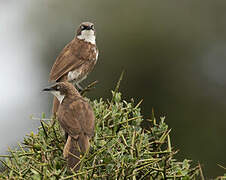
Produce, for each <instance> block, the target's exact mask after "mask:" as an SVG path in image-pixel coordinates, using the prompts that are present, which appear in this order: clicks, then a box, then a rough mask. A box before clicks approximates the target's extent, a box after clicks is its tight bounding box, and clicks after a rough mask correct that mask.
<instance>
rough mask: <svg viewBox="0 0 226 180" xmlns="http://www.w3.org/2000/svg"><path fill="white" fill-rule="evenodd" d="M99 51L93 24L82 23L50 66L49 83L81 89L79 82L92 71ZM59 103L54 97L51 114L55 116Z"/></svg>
mask: <svg viewBox="0 0 226 180" xmlns="http://www.w3.org/2000/svg"><path fill="white" fill-rule="evenodd" d="M98 54H99V50H98V48H97V46H96V32H95V28H94V24H93V23H91V22H83V23H81V24H80V25H79V28H78V29H77V31H76V33H75V37H74V38H73V39H72V41H71V42H70V43H68V44H67V45H66V46H65V47H64V48H63V50H62V51H61V52H60V54H59V56H58V57H57V58H56V61H55V63H54V64H53V66H52V69H51V72H50V76H49V81H50V82H63V81H68V82H70V83H72V84H75V85H76V86H77V88H78V89H79V90H82V89H83V88H82V87H81V86H80V84H79V83H80V82H82V81H83V80H84V79H86V77H87V75H88V74H89V73H90V72H91V71H92V70H93V68H94V66H95V64H96V62H97V59H98ZM58 106H59V101H58V100H57V98H55V97H54V100H53V108H52V113H53V114H54V115H56V113H57V109H58Z"/></svg>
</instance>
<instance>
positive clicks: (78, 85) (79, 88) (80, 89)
mask: <svg viewBox="0 0 226 180" xmlns="http://www.w3.org/2000/svg"><path fill="white" fill-rule="evenodd" d="M75 85H76V87H77V88H78V91H79V92H82V91H83V90H84V88H83V87H82V86H81V85H80V84H79V83H76V84H75Z"/></svg>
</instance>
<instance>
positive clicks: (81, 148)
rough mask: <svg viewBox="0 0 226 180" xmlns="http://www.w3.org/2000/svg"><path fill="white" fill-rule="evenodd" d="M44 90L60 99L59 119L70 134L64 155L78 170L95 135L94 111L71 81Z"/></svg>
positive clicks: (73, 168)
mask: <svg viewBox="0 0 226 180" xmlns="http://www.w3.org/2000/svg"><path fill="white" fill-rule="evenodd" d="M43 91H48V92H51V93H52V94H53V95H54V96H55V97H56V98H57V99H58V101H59V108H58V112H57V114H58V121H59V124H60V126H61V127H62V129H63V130H64V131H65V132H66V133H67V134H68V138H67V141H66V144H65V146H64V150H63V156H64V158H65V159H66V160H67V165H68V167H69V168H71V169H72V170H74V171H78V170H79V168H80V159H81V157H82V155H83V154H85V153H86V152H88V151H89V147H90V142H89V140H90V139H91V138H92V136H93V135H94V126H95V115H94V111H93V109H92V107H91V105H90V104H89V103H88V102H87V101H86V100H85V99H84V98H83V97H82V96H81V95H80V93H79V92H78V91H77V89H76V88H75V87H74V86H73V84H71V83H69V82H58V83H55V84H53V85H52V86H50V87H47V88H44V89H43Z"/></svg>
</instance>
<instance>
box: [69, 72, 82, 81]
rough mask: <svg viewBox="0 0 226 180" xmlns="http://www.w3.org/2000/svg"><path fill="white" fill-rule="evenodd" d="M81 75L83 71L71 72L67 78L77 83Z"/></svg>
mask: <svg viewBox="0 0 226 180" xmlns="http://www.w3.org/2000/svg"><path fill="white" fill-rule="evenodd" d="M81 73H82V71H81V70H74V71H70V72H69V73H68V76H67V78H68V81H76V80H77V79H78V77H79V76H80V75H81Z"/></svg>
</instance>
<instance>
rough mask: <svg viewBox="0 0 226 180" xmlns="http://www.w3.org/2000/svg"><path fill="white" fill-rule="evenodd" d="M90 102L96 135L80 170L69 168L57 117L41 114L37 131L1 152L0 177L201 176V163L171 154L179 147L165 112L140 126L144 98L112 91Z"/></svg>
mask: <svg viewBox="0 0 226 180" xmlns="http://www.w3.org/2000/svg"><path fill="white" fill-rule="evenodd" d="M90 103H91V105H92V107H93V109H94V112H95V116H96V127H95V135H94V137H93V138H92V140H91V147H90V150H89V153H87V154H85V155H84V156H83V157H82V158H81V168H80V170H79V172H77V173H74V172H72V171H71V170H69V169H68V168H67V167H66V162H65V160H64V159H63V153H62V151H63V147H64V144H65V138H64V136H63V134H62V132H61V130H60V127H59V124H58V122H57V121H56V120H53V119H50V120H45V119H44V117H42V118H41V119H40V122H41V126H40V127H39V128H38V133H37V134H34V133H33V132H31V133H30V134H29V135H27V137H25V138H24V141H23V143H22V144H23V145H21V144H19V147H18V149H16V150H11V149H9V155H3V156H1V157H4V160H3V159H2V160H1V162H2V164H3V165H4V169H3V171H2V173H0V179H10V178H13V179H35V180H39V179H52V180H54V179H73V178H79V179H132V180H134V179H181V180H188V179H195V178H197V179H200V178H198V177H199V173H200V166H196V167H191V164H190V161H189V160H184V161H183V162H178V161H176V160H175V159H174V158H173V157H174V155H175V153H176V152H175V151H174V150H173V149H172V146H171V142H170V135H169V134H170V130H169V129H168V126H167V125H166V123H165V118H164V117H162V118H160V120H159V121H157V120H156V119H155V117H154V115H153V117H152V118H151V120H149V124H150V127H148V128H146V129H143V128H141V122H142V121H143V120H144V119H143V117H142V115H141V112H140V108H139V105H140V103H141V102H140V103H138V104H135V102H134V100H133V99H132V100H131V101H130V102H126V101H125V100H122V95H121V93H118V92H114V91H112V99H111V100H107V101H104V100H103V99H100V100H94V101H90ZM53 122H54V123H53Z"/></svg>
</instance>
